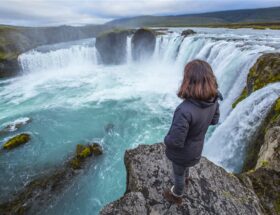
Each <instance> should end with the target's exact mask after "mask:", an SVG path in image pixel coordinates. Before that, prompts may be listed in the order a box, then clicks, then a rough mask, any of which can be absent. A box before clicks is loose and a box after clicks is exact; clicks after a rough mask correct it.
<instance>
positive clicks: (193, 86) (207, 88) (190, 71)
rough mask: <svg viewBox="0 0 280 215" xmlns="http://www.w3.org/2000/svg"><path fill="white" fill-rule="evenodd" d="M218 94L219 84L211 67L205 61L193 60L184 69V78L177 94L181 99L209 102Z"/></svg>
mask: <svg viewBox="0 0 280 215" xmlns="http://www.w3.org/2000/svg"><path fill="white" fill-rule="evenodd" d="M217 94H218V84H217V81H216V77H215V75H214V73H213V70H212V68H211V66H210V65H209V64H208V63H207V62H205V61H203V60H193V61H191V62H189V63H188V64H187V65H186V66H185V69H184V78H183V81H182V84H181V86H180V88H179V91H178V93H177V95H178V97H179V98H182V99H187V98H193V99H198V100H203V101H207V100H210V99H211V98H214V97H216V96H217Z"/></svg>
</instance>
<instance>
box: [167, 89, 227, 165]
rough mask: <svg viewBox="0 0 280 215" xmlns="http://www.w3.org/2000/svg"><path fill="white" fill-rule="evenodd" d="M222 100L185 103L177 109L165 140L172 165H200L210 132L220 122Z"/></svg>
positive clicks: (186, 100)
mask: <svg viewBox="0 0 280 215" xmlns="http://www.w3.org/2000/svg"><path fill="white" fill-rule="evenodd" d="M219 95H221V94H219ZM218 98H219V96H217V97H216V98H214V99H212V101H200V100H195V99H185V100H184V101H183V102H182V103H181V104H180V105H179V106H178V107H177V108H176V110H175V112H174V116H173V120H172V124H171V127H170V129H169V132H168V133H167V135H166V136H165V138H164V143H165V145H166V151H165V153H166V156H167V157H168V158H169V159H170V160H171V161H172V162H174V163H176V164H178V165H182V166H187V167H190V166H193V165H195V164H197V163H198V162H199V160H200V158H201V153H202V149H203V144H204V137H205V134H206V131H207V129H208V127H209V125H215V124H217V123H218V121H219V118H220V111H219V103H218ZM220 98H221V99H222V96H221V97H220Z"/></svg>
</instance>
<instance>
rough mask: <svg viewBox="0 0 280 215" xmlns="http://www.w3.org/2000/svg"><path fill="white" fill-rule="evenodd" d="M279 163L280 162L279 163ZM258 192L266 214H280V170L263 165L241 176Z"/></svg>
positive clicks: (247, 184)
mask: <svg viewBox="0 0 280 215" xmlns="http://www.w3.org/2000/svg"><path fill="white" fill-rule="evenodd" d="M278 165H279V163H278ZM239 178H240V179H241V180H242V181H243V183H244V184H245V185H246V186H248V187H250V188H251V189H252V190H254V192H255V193H256V194H257V196H258V197H259V199H260V201H261V205H262V207H263V208H264V212H265V214H271V215H278V214H280V172H279V171H275V170H274V169H271V168H268V167H267V166H262V167H260V168H257V169H256V170H251V171H249V172H246V173H243V174H241V175H240V176H239Z"/></svg>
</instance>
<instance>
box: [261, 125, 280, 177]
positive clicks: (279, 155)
mask: <svg viewBox="0 0 280 215" xmlns="http://www.w3.org/2000/svg"><path fill="white" fill-rule="evenodd" d="M279 164H280V126H275V127H273V128H271V129H269V130H268V131H267V132H266V135H265V141H264V144H263V145H262V147H261V149H260V152H259V156H258V161H257V165H256V168H260V167H263V166H264V167H266V168H269V169H273V170H275V171H278V172H280V165H279Z"/></svg>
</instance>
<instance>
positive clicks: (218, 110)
mask: <svg viewBox="0 0 280 215" xmlns="http://www.w3.org/2000/svg"><path fill="white" fill-rule="evenodd" d="M219 119H220V107H219V103H218V102H217V107H216V111H215V114H214V116H213V119H212V121H211V123H210V124H211V125H216V124H218V122H219Z"/></svg>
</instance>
